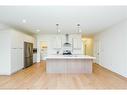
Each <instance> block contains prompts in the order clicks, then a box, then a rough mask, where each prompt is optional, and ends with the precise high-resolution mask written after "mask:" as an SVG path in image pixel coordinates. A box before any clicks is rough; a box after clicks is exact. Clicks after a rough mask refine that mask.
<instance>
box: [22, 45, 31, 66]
mask: <svg viewBox="0 0 127 95" xmlns="http://www.w3.org/2000/svg"><path fill="white" fill-rule="evenodd" d="M32 64H33V44H32V43H28V42H24V68H26V67H29V66H31V65H32Z"/></svg>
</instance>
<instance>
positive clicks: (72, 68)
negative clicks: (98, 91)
mask: <svg viewBox="0 0 127 95" xmlns="http://www.w3.org/2000/svg"><path fill="white" fill-rule="evenodd" d="M93 59H95V57H91V56H85V55H48V56H47V57H46V72H47V73H92V64H93Z"/></svg>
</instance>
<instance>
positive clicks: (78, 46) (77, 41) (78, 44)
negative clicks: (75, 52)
mask: <svg viewBox="0 0 127 95" xmlns="http://www.w3.org/2000/svg"><path fill="white" fill-rule="evenodd" d="M81 48H82V41H81V40H80V39H78V38H73V49H81Z"/></svg>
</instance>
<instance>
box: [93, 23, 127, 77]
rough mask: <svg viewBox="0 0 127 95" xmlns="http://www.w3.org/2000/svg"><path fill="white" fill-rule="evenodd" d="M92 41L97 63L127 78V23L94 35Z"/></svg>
mask: <svg viewBox="0 0 127 95" xmlns="http://www.w3.org/2000/svg"><path fill="white" fill-rule="evenodd" d="M94 41H95V42H94V43H95V44H94V56H96V57H97V60H99V61H98V63H99V64H100V65H102V66H104V67H105V68H107V69H109V70H111V71H113V72H116V73H118V74H120V75H122V76H125V77H127V21H124V22H121V23H119V24H117V25H115V26H113V27H111V28H109V29H107V30H105V31H103V32H100V33H98V34H96V35H95V37H94ZM98 42H99V44H97V43H98ZM97 45H98V46H97ZM96 47H99V49H97V48H96ZM96 51H97V52H98V53H99V57H98V56H97V54H96V53H95V52H96Z"/></svg>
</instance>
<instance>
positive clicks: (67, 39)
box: [64, 34, 71, 47]
mask: <svg viewBox="0 0 127 95" xmlns="http://www.w3.org/2000/svg"><path fill="white" fill-rule="evenodd" d="M65 36H66V42H65V43H64V46H67V47H69V46H71V44H70V43H69V34H66V35H65Z"/></svg>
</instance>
